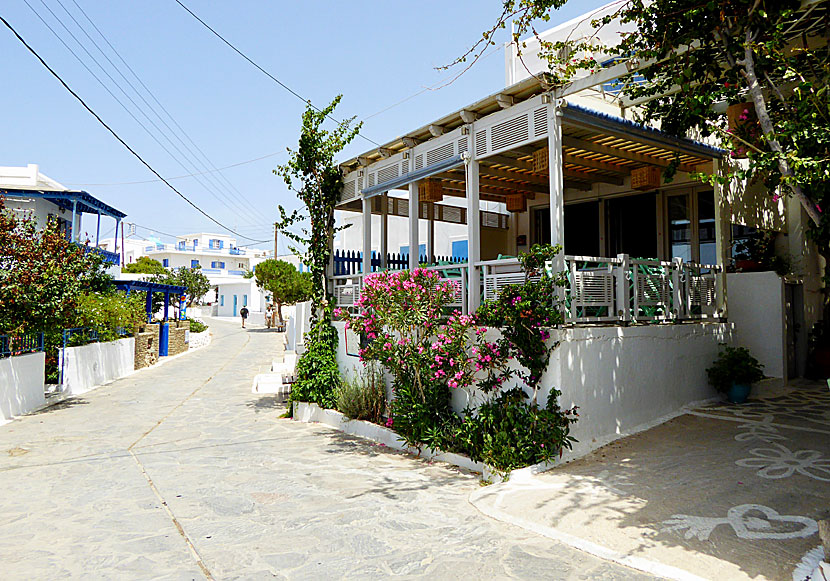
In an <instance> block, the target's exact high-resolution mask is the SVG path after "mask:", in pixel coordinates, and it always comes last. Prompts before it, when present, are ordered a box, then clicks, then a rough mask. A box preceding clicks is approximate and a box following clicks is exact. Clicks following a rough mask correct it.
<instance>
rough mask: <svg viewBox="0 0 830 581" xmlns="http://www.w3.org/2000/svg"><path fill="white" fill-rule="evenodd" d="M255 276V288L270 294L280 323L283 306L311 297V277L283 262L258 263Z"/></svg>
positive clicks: (273, 260) (271, 259)
mask: <svg viewBox="0 0 830 581" xmlns="http://www.w3.org/2000/svg"><path fill="white" fill-rule="evenodd" d="M255 274H256V284H257V286H258V287H259V288H260V289H262V290H264V291H266V292H269V293H271V297H272V299H273V301H274V303H276V305H277V315H278V316H279V318H280V321H282V320H283V318H282V307H283V305H286V306H289V305H293V304H295V303H299V302H302V301H307V300H308V299H309V298H310V297H311V276H310V275H309V274H308V273H307V272H298V271H297V269H296V268H294V265H293V264H290V263H288V262H285V261H284V260H276V259H274V258H269V259H268V260H265V261H263V262H260V263H259V264H257V267H256V270H255Z"/></svg>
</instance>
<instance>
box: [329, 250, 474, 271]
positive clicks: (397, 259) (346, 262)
mask: <svg viewBox="0 0 830 581" xmlns="http://www.w3.org/2000/svg"><path fill="white" fill-rule="evenodd" d="M332 262H333V263H334V275H335V276H343V275H348V274H359V273H362V272H363V253H362V252H359V251H357V250H335V251H334V254H333V255H332ZM466 262H467V259H466V258H463V257H458V256H434V257H433V258H432V260H429V258H428V257H427V256H424V255H421V256H419V257H418V264H427V265H430V266H446V265H452V264H462V263H466ZM371 264H372V272H379V271H381V270H384V268H383V262H382V261H381V255H380V253H377V252H372V261H371ZM407 268H409V255H408V254H394V253H390V254H387V255H386V270H406V269H407Z"/></svg>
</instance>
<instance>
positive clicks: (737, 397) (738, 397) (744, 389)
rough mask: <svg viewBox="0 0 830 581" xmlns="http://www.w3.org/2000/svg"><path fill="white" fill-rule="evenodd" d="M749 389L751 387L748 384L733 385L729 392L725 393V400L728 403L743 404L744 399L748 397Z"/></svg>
mask: <svg viewBox="0 0 830 581" xmlns="http://www.w3.org/2000/svg"><path fill="white" fill-rule="evenodd" d="M751 389H752V385H750V384H748V383H733V384H732V387H730V388H729V391H727V392H726V399H728V400H729V402H730V403H744V402H745V401H746V398H748V397H749V391H750V390H751Z"/></svg>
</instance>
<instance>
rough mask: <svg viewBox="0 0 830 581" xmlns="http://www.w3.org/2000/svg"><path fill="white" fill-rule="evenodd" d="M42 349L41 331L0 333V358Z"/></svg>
mask: <svg viewBox="0 0 830 581" xmlns="http://www.w3.org/2000/svg"><path fill="white" fill-rule="evenodd" d="M37 351H43V333H26V334H24V335H0V358H4V357H13V356H15V355H23V354H24V353H35V352H37Z"/></svg>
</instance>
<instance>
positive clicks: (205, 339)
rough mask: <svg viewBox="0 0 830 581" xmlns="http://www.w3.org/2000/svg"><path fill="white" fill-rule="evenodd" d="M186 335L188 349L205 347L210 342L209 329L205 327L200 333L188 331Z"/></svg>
mask: <svg viewBox="0 0 830 581" xmlns="http://www.w3.org/2000/svg"><path fill="white" fill-rule="evenodd" d="M188 337H189V339H188V343H187V348H188V350H192V349H199V348H200V347H206V346H207V345H209V344H210V329H209V328H208V329H205V330H204V331H202V332H201V333H189V335H188Z"/></svg>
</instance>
